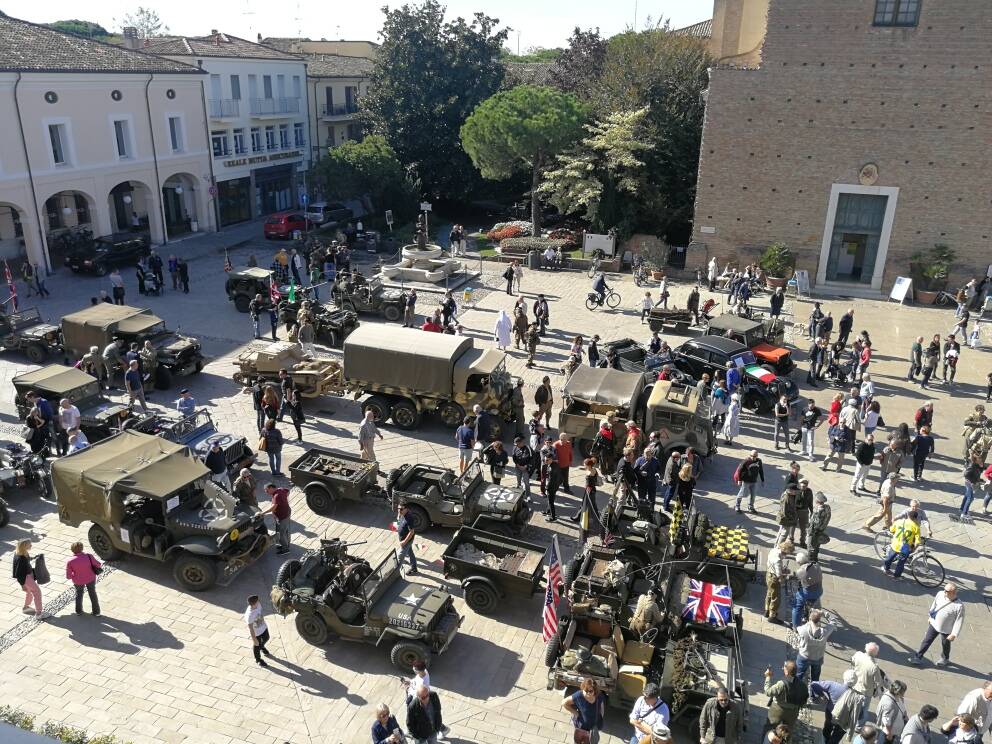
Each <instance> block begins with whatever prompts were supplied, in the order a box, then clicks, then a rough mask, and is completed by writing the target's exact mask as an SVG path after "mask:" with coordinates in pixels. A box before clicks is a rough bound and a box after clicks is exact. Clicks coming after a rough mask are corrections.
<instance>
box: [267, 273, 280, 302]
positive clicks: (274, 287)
mask: <svg viewBox="0 0 992 744" xmlns="http://www.w3.org/2000/svg"><path fill="white" fill-rule="evenodd" d="M281 299H282V292H280V291H279V285H278V284H276V280H275V278H273V277H271V276H270V277H269V301H270V302H271V303H272V304H273V305H278V304H279V300H281Z"/></svg>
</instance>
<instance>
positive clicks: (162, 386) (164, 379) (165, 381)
mask: <svg viewBox="0 0 992 744" xmlns="http://www.w3.org/2000/svg"><path fill="white" fill-rule="evenodd" d="M170 387H172V372H171V371H170V370H169V368H168V367H163V366H162V365H161V364H160V365H158V367H157V368H156V370H155V389H156V390H168V389H169V388H170Z"/></svg>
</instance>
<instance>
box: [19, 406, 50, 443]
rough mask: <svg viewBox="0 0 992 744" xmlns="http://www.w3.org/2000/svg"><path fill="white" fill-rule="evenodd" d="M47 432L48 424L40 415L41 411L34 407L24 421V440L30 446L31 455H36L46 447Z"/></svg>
mask: <svg viewBox="0 0 992 744" xmlns="http://www.w3.org/2000/svg"><path fill="white" fill-rule="evenodd" d="M48 431H49V430H48V422H47V421H45V417H44V416H42V415H41V409H39V408H38V406H34V407H33V408H32V409H31V410H30V411H29V412H28V415H27V418H25V419H24V438H25V439H26V440H27V442H28V444H29V445H30V447H31V452H32V453H34V454H37V453H38V452H41V451H42V450H43V449H45V447H46V446H47V445H48ZM28 432H30V436H28Z"/></svg>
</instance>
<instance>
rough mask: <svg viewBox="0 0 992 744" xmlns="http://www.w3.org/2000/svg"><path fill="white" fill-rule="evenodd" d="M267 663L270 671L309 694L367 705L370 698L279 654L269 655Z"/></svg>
mask: <svg viewBox="0 0 992 744" xmlns="http://www.w3.org/2000/svg"><path fill="white" fill-rule="evenodd" d="M266 663H267V664H268V665H269V671H270V672H272V673H273V674H275V675H278V676H279V677H285V678H286V679H287V680H289V681H290V682H293V683H295V684H297V685H299V686H300V689H301V690H302V691H303V692H305V693H306V694H307V695H314V696H317V697H321V698H327V699H330V700H338V699H341V698H344V699H345V700H347V701H348V702H349V703H351V704H352V705H367V704H368V700H366V699H365V698H363V697H362V696H361V695H355V694H352V693H350V692H348V689H347V688H346V687H345V686H344V685H343V684H341V683H340V682H338V681H337V680H335V679H331V678H330V677H328V676H327V675H326V674H322V673H321V672H318V671H316V670H314V669H304V668H303V667H301V666H299V665H297V664H294V663H293V662H291V661H288V660H286V659H283V658H280V657H279V656H275V655H273V656H271V657H268V658H267V660H266Z"/></svg>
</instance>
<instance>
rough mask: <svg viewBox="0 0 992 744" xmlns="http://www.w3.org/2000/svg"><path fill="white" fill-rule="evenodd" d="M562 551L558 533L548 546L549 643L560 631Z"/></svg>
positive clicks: (546, 600)
mask: <svg viewBox="0 0 992 744" xmlns="http://www.w3.org/2000/svg"><path fill="white" fill-rule="evenodd" d="M561 583H562V577H561V551H560V550H559V548H558V535H554V536H553V537H552V538H551V547H550V548H548V589H547V591H546V592H545V593H544V632H543V633H542V636H543V638H544V642H545V643H547V642H548V641H550V640H551V639H552V638H554V635H555V633H557V632H558V600H559V599H560V598H561V593H560V588H561Z"/></svg>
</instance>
